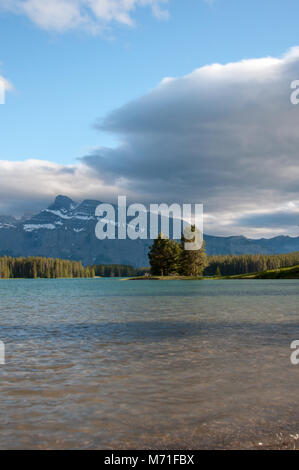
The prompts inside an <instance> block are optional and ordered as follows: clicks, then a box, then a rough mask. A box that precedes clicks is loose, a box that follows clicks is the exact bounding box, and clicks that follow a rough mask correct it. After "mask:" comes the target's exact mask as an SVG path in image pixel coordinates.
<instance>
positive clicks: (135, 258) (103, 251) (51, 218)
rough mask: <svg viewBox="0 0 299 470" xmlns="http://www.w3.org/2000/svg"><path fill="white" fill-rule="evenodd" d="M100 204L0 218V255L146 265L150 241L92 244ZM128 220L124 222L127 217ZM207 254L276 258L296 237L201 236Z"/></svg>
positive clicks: (64, 205) (65, 202)
mask: <svg viewBox="0 0 299 470" xmlns="http://www.w3.org/2000/svg"><path fill="white" fill-rule="evenodd" d="M99 204H101V201H96V200H92V199H86V200H83V201H82V202H80V203H77V202H75V201H73V200H72V199H71V198H69V197H67V196H64V195H59V196H57V197H56V198H55V201H54V202H53V203H52V204H50V205H49V207H47V208H46V209H43V210H41V211H40V212H38V213H37V214H35V215H33V216H32V217H29V218H25V219H24V218H22V219H16V218H14V217H12V216H0V255H8V256H47V257H54V258H63V259H69V260H80V261H82V262H83V263H84V264H85V265H87V264H128V265H132V266H135V267H140V266H147V265H148V258H147V253H148V249H149V246H150V245H151V244H152V240H150V239H148V240H140V239H138V240H129V239H127V240H118V239H116V240H98V239H97V238H96V236H95V225H96V222H97V218H96V216H95V209H96V207H97V206H98V205H99ZM128 220H129V218H128ZM204 239H205V241H206V249H207V253H208V254H209V255H225V254H235V255H240V254H258V253H264V254H279V253H288V252H292V251H299V237H290V236H287V235H279V236H276V237H273V238H270V239H266V238H261V239H250V238H246V237H245V236H243V235H235V236H229V237H221V236H216V235H204Z"/></svg>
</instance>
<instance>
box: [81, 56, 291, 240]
mask: <svg viewBox="0 0 299 470" xmlns="http://www.w3.org/2000/svg"><path fill="white" fill-rule="evenodd" d="M296 79H299V48H293V49H292V50H290V51H289V52H288V53H286V54H285V55H284V56H283V57H281V58H272V57H267V58H261V59H251V60H243V61H240V62H236V63H229V64H226V65H221V64H213V65H209V66H205V67H202V68H200V69H198V70H195V71H194V72H192V73H191V74H190V75H187V76H184V77H181V78H166V79H164V80H163V81H162V82H161V84H160V85H159V86H158V87H157V88H155V89H154V90H152V91H151V92H150V93H148V94H146V95H145V96H142V97H141V98H139V99H137V100H135V101H133V102H130V103H128V104H127V105H125V106H123V107H122V108H120V109H116V110H115V111H113V112H112V113H110V114H109V115H108V116H106V117H105V118H104V119H102V120H100V121H99V122H98V124H97V126H98V128H99V129H100V130H101V131H106V132H111V133H114V134H115V135H117V136H118V137H119V138H120V141H121V144H120V145H119V147H118V148H116V149H112V150H111V149H109V150H107V149H106V150H105V149H99V150H98V151H95V152H93V153H92V154H91V155H88V156H86V157H85V158H84V159H83V161H84V162H85V163H86V164H88V165H89V166H90V167H91V168H94V169H95V170H96V171H98V173H99V174H101V176H102V177H105V179H106V181H109V182H110V184H113V183H114V182H115V181H116V180H118V179H119V178H122V181H123V182H125V184H126V187H127V188H132V187H133V188H134V189H135V190H138V191H139V192H140V194H142V195H143V197H144V198H147V199H159V200H162V201H170V200H171V201H174V200H185V201H186V202H187V201H191V202H203V203H204V204H205V211H206V213H207V220H208V221H209V224H208V226H210V227H211V228H213V231H218V232H219V231H220V232H222V233H223V230H224V229H225V230H228V231H229V230H230V231H234V230H237V229H238V226H239V225H240V227H241V223H242V224H243V223H244V224H245V218H244V214H250V216H251V219H250V220H251V222H250V224H249V219H248V230H250V233H251V234H255V233H257V232H258V233H264V234H268V231H269V230H270V225H269V223H268V222H267V218H265V223H264V227H261V219H260V218H259V223H258V227H256V228H254V227H253V225H252V221H253V218H254V214H255V213H256V211H260V210H261V209H262V210H264V211H266V212H267V214H268V213H269V214H271V213H272V212H273V213H274V214H277V211H278V208H280V207H281V206H283V205H285V204H287V203H290V202H293V203H294V204H295V203H296V201H298V200H299V194H298V193H299V182H298V181H299V132H298V130H299V105H298V106H294V105H293V104H292V103H291V101H290V95H291V92H292V90H291V82H292V81H293V80H296ZM213 220H214V223H213ZM284 220H285V221H286V219H284ZM289 220H291V219H289ZM268 221H269V219H268ZM298 223H299V222H298ZM245 225H246V224H245ZM284 225H285V223H284V224H281V226H277V227H276V228H274V227H273V221H272V228H271V230H272V232H273V231H275V230H277V231H279V230H281V231H283V230H287V228H285V227H284ZM232 227H234V228H232ZM242 229H244V226H243V225H242ZM289 229H290V227H289ZM292 230H296V229H295V226H292ZM297 233H298V229H297Z"/></svg>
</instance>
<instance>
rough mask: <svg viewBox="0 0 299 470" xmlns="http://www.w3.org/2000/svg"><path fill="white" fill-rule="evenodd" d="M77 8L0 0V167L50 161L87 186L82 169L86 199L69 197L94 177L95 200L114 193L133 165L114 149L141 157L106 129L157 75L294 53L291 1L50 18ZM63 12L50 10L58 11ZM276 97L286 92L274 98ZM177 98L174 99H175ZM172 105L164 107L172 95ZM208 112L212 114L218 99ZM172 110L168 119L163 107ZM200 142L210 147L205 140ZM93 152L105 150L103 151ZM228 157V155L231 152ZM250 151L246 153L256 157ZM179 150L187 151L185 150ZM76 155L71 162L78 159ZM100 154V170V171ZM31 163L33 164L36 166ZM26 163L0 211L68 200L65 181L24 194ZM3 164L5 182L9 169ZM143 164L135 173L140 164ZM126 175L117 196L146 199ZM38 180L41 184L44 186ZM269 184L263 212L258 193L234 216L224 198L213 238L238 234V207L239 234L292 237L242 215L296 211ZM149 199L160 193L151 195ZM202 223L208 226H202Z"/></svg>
mask: <svg viewBox="0 0 299 470" xmlns="http://www.w3.org/2000/svg"><path fill="white" fill-rule="evenodd" d="M84 1H85V0H51V1H50V0H49V2H48V4H49V3H51V2H53V5H54V7H53V8H54V10H55V15H54V17H53V15H52V13H53V12H52V13H51V11H50V12H49V11H48V10H44V9H43V10H41V9H40V8H41V7H40V5H41V3H39V2H41V0H0V24H1V26H0V44H1V45H2V47H1V49H0V62H1V66H0V75H2V76H3V77H5V79H7V80H9V82H10V83H11V84H12V85H13V90H12V91H9V92H8V93H7V96H6V104H5V105H4V106H0V129H1V134H0V136H1V141H0V162H1V161H3V162H4V161H6V162H7V161H8V162H12V163H13V162H25V161H28V159H30V160H32V159H34V160H36V161H39V162H41V161H47V162H51V163H52V164H53V165H54V166H55V165H60V166H59V167H58V166H57V167H55V171H60V170H61V171H64V170H65V168H69V166H74V165H75V166H76V165H78V164H79V165H82V164H83V165H87V166H88V172H93V173H92V175H91V174H89V176H90V178H91V179H90V182H89V180H88V178H89V176H88V175H87V167H86V168H85V169H84V172H85V173H84V178H83V180H82V181H84V184H85V186H86V191H85V192H84V191H83V190H82V191H78V197H81V196H84V195H85V194H86V196H96V195H97V194H96V191H95V190H94V187H95V185H96V184H97V183H96V181H97V178H98V177H99V185H102V186H101V187H102V190H99V195H100V196H101V197H102V198H103V197H104V196H105V195H106V199H109V197H112V196H113V195H115V194H116V192H117V191H118V188H119V181H122V180H123V178H125V176H124V175H125V174H126V171H125V170H124V169H123V168H122V165H123V163H122V162H124V161H125V159H126V158H127V162H128V165H127V168H129V162H130V161H132V160H133V156H132V155H129V156H128V154H127V153H126V152H124V153H123V154H121V155H120V150H119V149H121V150H122V151H123V149H124V148H128V146H130V147H131V148H132V147H133V146H135V147H136V152H137V149H138V151H139V152H141V151H143V150H142V149H143V147H142V146H141V145H140V142H139V141H138V142H137V140H136V139H135V140H134V141H133V140H132V139H131V140H130V136H129V134H128V133H127V130H126V129H124V128H125V126H123V125H122V123H120V125H118V123H117V122H118V120H119V119H120V114H121V110H122V106H129V108H128V109H129V111H130V103H131V102H132V100H135V102H136V103H138V102H140V103H143V101H142V100H143V99H145V98H146V97H147V96H152V95H151V94H149V92H150V91H151V90H157V89H159V87H158V85H159V83H160V82H161V80H162V79H164V78H165V77H177V78H178V79H180V78H182V77H185V76H188V75H189V74H191V72H192V71H194V70H195V69H200V68H201V67H204V66H206V65H209V64H213V63H220V64H227V63H230V62H232V63H236V64H240V63H242V62H241V61H242V60H249V59H253V58H261V59H262V58H267V57H273V58H281V57H284V54H286V53H287V51H288V50H289V49H290V48H292V47H294V46H297V45H299V38H298V17H299V3H298V1H296V0H285V1H284V2H282V1H279V0H263V1H258V0H242V1H240V0H214V1H205V0H184V1H183V0H169V1H168V2H167V1H162V0H147V3H148V5H147V6H142V5H141V4H140V3H142V1H141V0H135V3H134V0H133V3H134V5H135V8H132V9H131V10H130V9H129V10H127V11H126V12H125V13H124V9H123V5H124V3H125V2H124V0H113V1H114V2H115V8H114V9H113V11H112V10H111V11H108V10H109V8H108V7H107V8H106V7H105V8H106V9H105V8H104V7H103V5H104V4H105V3H106V0H93V2H94V5H95V8H96V7H101V8H102V7H103V8H104V9H102V10H101V12H100V14H98V16H96V14H94V12H93V14H90V12H88V14H89V17H88V19H87V20H86V16H85V17H84V18H85V19H84V21H83V22H82V18H81V17H80V19H79V20H78V18H77V17H76V14H77V13H76V12H75V13H74V14H73V16H72V17H71V18H68V17H66V16H64V17H63V18H62V19H61V17H59V18H58V16H57V15H56V12H59V8H60V6H61V3H63V2H64V3H65V2H66V3H67V4H72V5H75V4H76V5H77V2H82V4H84ZM111 1H112V0H110V2H111ZM25 4H26V5H27V6H26V9H25V8H24V5H25ZM55 5H56V7H57V8H56V7H55ZM110 5H112V4H111V3H110ZM61 11H62V10H61ZM65 11H66V10H63V11H62V13H63V15H65ZM94 11H96V10H94ZM97 11H98V10H97ZM37 13H38V14H37ZM81 13H82V11H81ZM84 13H86V11H84ZM120 15H122V16H120ZM82 17H83V13H82ZM53 18H54V19H53ZM85 20H86V21H85ZM130 23H131V24H130ZM295 69H296V67H295ZM290 78H292V77H290ZM293 78H294V79H296V78H299V68H298V76H296V74H295V73H294V77H293ZM288 79H289V76H288ZM178 83H179V82H178ZM182 83H183V82H182ZM157 87H158V88H157ZM286 87H288V84H287V85H286ZM195 93H196V91H195ZM225 93H226V92H225ZM148 94H149V95H148ZM287 94H288V89H287V88H286V95H285V96H288V95H287ZM165 96H166V95H165ZM183 97H184V93H183V94H182V98H180V100H183V99H184V98H183ZM162 101H163V100H161V103H162ZM167 103H168V104H167V105H168V106H169V102H167ZM172 103H175V99H174V100H173V101H172V102H171V105H172ZM180 103H181V101H180ZM180 103H179V102H178V104H177V112H178V113H179V112H181V110H180ZM207 106H208V105H207ZM218 107H219V110H220V111H219V112H220V114H221V112H222V111H221V110H222V103H221V98H220V101H218ZM118 110H120V114H119V113H118ZM130 112H131V111H130ZM132 112H133V111H132ZM134 112H135V111H134ZM140 112H141V113H142V108H141V110H140V111H138V113H139V114H140ZM172 112H173V113H174V114H176V108H175V107H174V108H173V110H172ZM207 112H210V110H209V109H208V110H207ZM290 112H292V113H294V112H295V111H294V110H290ZM111 113H116V116H117V117H116V119H114V121H116V125H114V124H113V125H111V122H110V121H111V119H110V118H109V116H111ZM117 113H118V114H117ZM148 113H149V114H150V110H149V111H148ZM297 116H298V112H297V110H296V118H297ZM99 119H104V122H105V124H104V125H100V126H99V125H98V126H97V128H96V126H95V123H96V122H97V120H99ZM109 119H110V120H109ZM182 119H183V118H182ZM187 120H188V119H187ZM181 122H182V121H181ZM137 127H138V125H136V129H137ZM130 132H131V133H132V132H135V131H132V130H131V131H130ZM136 132H137V131H136ZM149 132H152V131H151V130H150V131H149V130H147V135H148V133H149ZM165 142H166V140H165V139H164V142H163V145H164V152H165V153H167V148H168V147H167V145H166V143H165ZM201 142H202V141H201ZM123 145H124V146H123ZM150 145H151V144H150ZM196 145H197V146H198V144H196ZM205 145H207V146H208V147H209V148H211V146H212V143H206V144H205ZM102 147H104V148H105V152H104V153H103V154H101V148H102ZM170 147H171V146H170ZM170 147H169V148H170ZM109 149H110V150H109ZM111 149H112V150H113V149H114V150H115V152H114V153H113V151H112V150H111ZM172 150H173V149H172ZM172 150H171V151H172ZM231 150H232V153H233V148H232V149H231ZM146 151H148V148H147V149H146V150H145V151H144V152H145V153H146ZM192 151H193V150H192ZM192 151H191V152H190V155H191V154H192ZM254 151H255V152H257V153H258V151H257V150H256V149H255V150H254ZM165 153H164V154H163V155H165ZM186 153H187V155H188V149H187V147H186ZM192 155H193V157H192V158H196V155H194V154H192ZM282 155H285V149H284V148H283V149H282V153H281V154H280V157H279V156H278V157H277V158H278V159H279V158H280V159H282ZM82 157H83V158H84V159H83V160H78V159H80V158H82ZM103 158H104V163H105V164H104V165H102V164H100V162H101V161H102V159H103ZM95 159H96V160H97V161H96V163H95ZM108 160H109V165H108V163H107V162H108ZM167 161H168V160H167V158H166V157H165V162H167ZM111 162H112V163H113V165H112V163H111ZM165 164H166V163H165ZM39 165H41V164H40V163H39ZM33 166H34V168H35V167H36V164H34V165H33ZM33 166H32V164H29V166H28V165H27V166H26V167H25V166H19V167H18V168H19V170H18V171H19V172H20V175H22V171H23V172H24V185H25V186H26V184H27V186H26V191H25V190H24V192H23V193H22V192H21V191H20V192H19V193H18V195H17V196H16V197H15V198H12V196H11V194H12V193H11V192H10V191H8V190H7V189H5V190H4V189H3V190H2V193H1V194H0V197H1V203H0V209H2V212H7V211H9V210H15V211H16V212H18V211H19V212H20V211H22V210H23V204H22V202H23V201H24V200H26V201H27V200H28V207H27V206H26V210H28V208H30V207H31V206H32V208H37V207H38V206H39V202H38V201H41V202H40V204H44V202H45V201H48V200H49V199H51V198H52V196H53V195H54V192H57V191H58V190H60V189H61V191H59V192H66V193H70V187H71V188H76V187H77V186H76V184H75V179H74V184H73V185H72V183H71V182H68V184H66V185H65V188H64V187H63V184H62V185H61V187H60V186H59V185H55V184H54V183H53V182H52V180H51V181H50V177H49V189H48V190H47V191H46V190H45V189H43V187H39V189H38V190H37V189H36V190H35V191H33V190H32V189H31V188H30V186H31V187H32V181H29V182H28V183H26V181H27V180H26V177H25V175H26V174H27V173H28V174H30V172H32V171H35V170H33V169H32V168H33ZM108 166H109V168H108ZM111 166H113V168H111ZM135 166H136V165H135ZM137 166H138V165H137ZM3 168H4V170H5V171H4V173H5V172H6V171H7V172H8V173H7V175H6V173H5V175H6V176H5V177H6V186H5V187H6V188H7V187H8V185H9V184H10V182H9V181H8V178H10V176H9V175H10V173H9V170H8V166H7V165H6V166H5V167H3ZM9 168H12V170H11V171H13V172H14V173H13V174H14V175H15V174H16V171H17V170H16V167H14V166H11V167H9ZM51 168H52V167H51ZM53 168H54V167H53ZM143 168H146V163H144V164H143ZM59 169H60V170H59ZM41 171H42V170H41V169H40V166H39V171H38V173H37V174H38V175H40V172H41ZM47 171H48V170H47ZM51 171H52V170H51ZM53 171H54V170H53ZM76 171H77V170H76ZM180 171H181V170H180ZM4 173H3V174H4ZM112 173H113V177H112V176H111V175H112ZM149 173H150V171H149ZM181 174H182V173H181ZM11 178H12V179H11V184H10V186H9V188H11V191H13V190H15V188H16V181H18V182H19V179H16V178H15V177H11ZM136 178H137V179H136V180H132V181H130V182H129V183H127V185H125V186H124V187H125V188H126V189H127V190H128V193H130V192H131V194H132V197H134V196H135V198H136V197H138V194H139V195H140V198H142V197H144V199H148V200H150V197H151V194H150V191H147V193H145V191H143V190H141V188H144V187H145V186H146V182H145V181H143V179H142V178H140V174H139V175H138V176H136ZM138 178H139V179H138ZM252 178H254V176H252ZM0 179H1V176H0ZM103 180H104V183H105V184H103ZM174 180H175V181H178V175H175V176H174ZM7 181H8V183H7ZM42 181H43V186H44V181H45V180H42ZM219 181H221V176H219ZM186 184H187V182H186ZM213 184H214V185H215V181H214V182H213ZM230 184H231V183H230ZM194 185H196V182H194ZM260 185H261V187H260V188H258V189H263V190H265V188H266V189H267V190H268V191H270V190H271V188H268V183H267V184H266V183H265V184H264V183H263V182H261V183H260ZM2 186H3V184H2ZM149 186H150V185H149ZM274 186H275V184H274V181H273V188H272V190H271V191H272V192H271V196H270V193H269V192H268V193H267V195H266V193H264V192H263V196H262V197H266V198H268V199H269V197H270V199H271V198H272V202H273V204H272V205H271V204H270V203H269V201H268V202H267V203H265V205H263V206H262V207H261V206H260V205H259V204H258V202H257V201H258V200H259V199H260V197H261V193H260V192H258V193H257V194H256V198H255V202H254V204H252V205H250V204H249V202H248V201H247V200H246V201H244V205H243V208H242V207H240V206H238V208H236V213H235V215H234V216H233V215H232V214H233V209H232V208H233V204H232V201H228V202H227V206H224V205H223V204H222V205H221V204H220V202H219V210H220V209H221V211H226V213H227V219H226V220H227V223H226V226H225V227H224V226H223V227H222V229H221V230H222V231H221V230H220V231H221V233H224V234H227V233H236V232H241V231H242V230H243V231H244V227H243V226H242V227H241V226H239V224H238V217H240V214H241V213H242V218H243V219H244V211H248V214H247V213H246V220H249V219H250V217H253V219H252V218H251V219H250V224H249V225H248V227H247V229H248V230H249V232H248V233H249V234H251V235H252V236H255V235H256V236H257V235H260V234H263V235H266V236H267V235H269V234H271V235H273V234H276V233H290V234H293V235H294V234H296V231H294V230H295V229H294V227H295V223H294V224H293V226H292V228H290V227H289V226H288V227H284V226H280V225H279V224H278V225H276V226H273V227H270V228H269V227H261V226H260V225H261V223H260V218H261V214H260V213H259V214H258V217H259V218H258V220H259V223H258V226H257V227H255V228H254V215H255V213H256V211H258V210H263V211H265V213H267V215H269V213H270V214H272V213H273V211H274V212H275V210H276V211H278V212H279V213H280V212H281V211H282V210H284V209H283V208H286V207H290V206H288V204H291V205H292V204H295V206H294V207H295V209H296V208H297V205H296V204H297V200H299V196H298V197H297V196H296V189H295V190H293V191H292V194H288V195H287V197H286V198H285V197H282V193H280V194H276V193H275V194H274ZM89 188H90V190H89ZM91 188H92V189H91ZM132 188H133V189H134V190H133V189H132ZM64 189H65V191H63V190H64ZM129 189H130V190H132V191H129ZM135 189H136V190H135ZM5 191H6V192H5ZM182 192H183V193H184V191H183V189H182ZM74 193H75V189H74V191H73V193H72V194H69V195H70V196H74V195H75V194H74ZM158 193H159V191H158ZM173 193H176V191H175V190H173V188H172V189H171V187H169V199H173V198H174V197H175V194H173ZM159 194H161V197H163V196H165V194H163V191H161V192H160V193H159ZM284 194H285V193H284ZM196 197H197V194H196ZM198 197H199V198H202V199H203V200H204V202H205V203H206V204H207V203H208V198H209V196H208V193H207V195H206V194H203V196H202V195H201V194H198ZM218 197H219V201H221V200H223V199H224V200H225V198H223V197H221V194H220V193H219V196H218ZM190 199H192V196H191V194H190ZM220 206H221V207H220ZM270 206H271V207H270ZM18 207H19V209H18ZM208 207H209V206H208ZM275 207H276V209H275ZM292 207H293V206H292ZM294 207H293V209H294ZM293 209H292V210H293ZM295 209H294V210H295ZM296 210H297V209H296ZM216 213H217V211H216V210H215V202H213V204H212V203H211V209H210V210H209V214H210V216H211V218H210V220H212V219H213V217H217V215H216ZM229 214H230V215H231V217H230V216H229ZM296 214H297V212H296ZM274 215H275V214H274ZM248 217H249V219H248ZM274 218H275V217H274ZM265 220H266V219H265ZM267 220H269V217H268V219H267ZM213 227H214V226H213V225H211V230H212V229H213ZM245 228H246V227H245ZM214 229H216V227H214ZM211 230H210V231H211Z"/></svg>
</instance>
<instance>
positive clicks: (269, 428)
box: [0, 279, 299, 449]
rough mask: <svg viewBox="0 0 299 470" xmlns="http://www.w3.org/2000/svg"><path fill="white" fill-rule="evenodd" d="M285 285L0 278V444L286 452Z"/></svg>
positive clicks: (292, 415)
mask: <svg viewBox="0 0 299 470" xmlns="http://www.w3.org/2000/svg"><path fill="white" fill-rule="evenodd" d="M298 314H299V283H298V281H295V280H294V281H292V280H284V281H279V280H275V281H270V280H268V281H262V280H257V281H254V280H219V281H213V280H210V281H209V280H206V281H121V280H118V279H86V280H85V279H82V280H81V279H79V280H76V279H63V280H1V281H0V340H2V341H3V342H4V343H5V345H6V364H5V365H1V366H0V384H1V385H0V387H1V388H0V403H1V408H0V423H1V431H0V448H1V449H15V448H22V449H32V448H34V449H53V448H55V449H65V448H71V449H76V448H77V449H78V448H79V449H90V448H92V449H93V448H97V449H141V448H144V449H163V448H164V449H206V448H220V449H221V448H239V447H241V448H258V447H261V448H263V447H264V448H269V447H272V448H273V447H275V448H276V447H279V448H284V447H288V448H292V447H298V445H299V440H298V438H299V406H298V396H299V365H298V366H294V365H292V364H291V362H290V354H291V349H290V343H291V342H292V341H293V340H296V339H297V340H299V324H298V316H299V315H298Z"/></svg>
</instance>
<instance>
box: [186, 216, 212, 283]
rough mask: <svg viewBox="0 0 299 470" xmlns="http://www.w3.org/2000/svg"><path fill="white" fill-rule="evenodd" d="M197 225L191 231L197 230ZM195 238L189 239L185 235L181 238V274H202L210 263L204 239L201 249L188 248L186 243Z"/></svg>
mask: <svg viewBox="0 0 299 470" xmlns="http://www.w3.org/2000/svg"><path fill="white" fill-rule="evenodd" d="M195 230H196V227H195V225H193V226H192V227H191V231H192V232H195ZM194 240H195V233H194V238H193V239H191V240H187V239H186V238H185V237H184V235H182V238H181V256H180V268H179V273H180V275H181V276H202V274H203V271H204V269H205V267H206V266H207V265H208V258H207V255H206V252H205V242H204V241H203V243H202V246H201V248H200V250H187V249H186V248H185V244H187V243H193V242H194Z"/></svg>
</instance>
